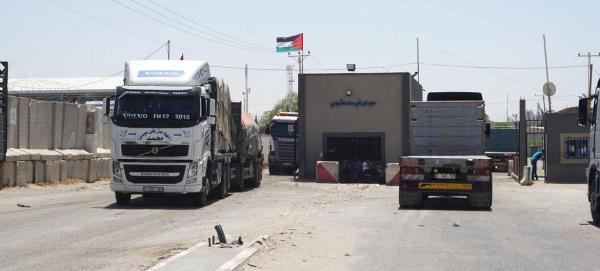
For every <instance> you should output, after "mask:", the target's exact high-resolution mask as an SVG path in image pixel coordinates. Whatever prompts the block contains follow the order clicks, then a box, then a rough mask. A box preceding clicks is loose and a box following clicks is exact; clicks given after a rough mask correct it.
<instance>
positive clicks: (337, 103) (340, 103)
mask: <svg viewBox="0 0 600 271" xmlns="http://www.w3.org/2000/svg"><path fill="white" fill-rule="evenodd" d="M375 105H377V102H375V101H369V100H363V99H358V100H354V101H352V100H344V99H342V98H340V99H337V100H334V101H333V102H331V104H330V105H329V106H330V107H331V108H339V107H347V106H353V107H373V106H375Z"/></svg>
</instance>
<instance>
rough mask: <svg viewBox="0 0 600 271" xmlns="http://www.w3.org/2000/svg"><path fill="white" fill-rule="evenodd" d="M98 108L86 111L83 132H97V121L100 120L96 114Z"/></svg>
mask: <svg viewBox="0 0 600 271" xmlns="http://www.w3.org/2000/svg"><path fill="white" fill-rule="evenodd" d="M98 112H99V110H96V109H90V110H88V112H87V117H86V120H85V133H86V134H95V133H97V132H98V125H97V123H98V121H100V118H99V115H98V114H97V113H98Z"/></svg>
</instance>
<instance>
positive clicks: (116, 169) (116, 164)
mask: <svg viewBox="0 0 600 271" xmlns="http://www.w3.org/2000/svg"><path fill="white" fill-rule="evenodd" d="M112 172H113V175H114V176H118V177H121V165H120V164H119V162H118V161H113V162H112Z"/></svg>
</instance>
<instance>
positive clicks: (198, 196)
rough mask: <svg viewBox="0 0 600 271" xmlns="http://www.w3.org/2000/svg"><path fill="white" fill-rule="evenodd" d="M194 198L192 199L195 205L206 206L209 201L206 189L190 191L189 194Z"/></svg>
mask: <svg viewBox="0 0 600 271" xmlns="http://www.w3.org/2000/svg"><path fill="white" fill-rule="evenodd" d="M189 195H190V196H191V198H192V201H193V203H194V206H198V207H204V206H206V203H207V202H208V199H207V198H208V196H207V194H206V191H204V190H203V191H200V192H198V193H190V194H189Z"/></svg>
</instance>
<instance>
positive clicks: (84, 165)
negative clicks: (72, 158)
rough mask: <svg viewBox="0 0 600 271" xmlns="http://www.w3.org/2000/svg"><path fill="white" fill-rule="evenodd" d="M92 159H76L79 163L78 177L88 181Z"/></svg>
mask: <svg viewBox="0 0 600 271" xmlns="http://www.w3.org/2000/svg"><path fill="white" fill-rule="evenodd" d="M90 161H91V160H87V159H85V160H76V163H77V164H78V165H77V169H76V173H75V174H76V176H77V178H76V179H79V180H82V181H86V182H87V178H88V172H89V171H90Z"/></svg>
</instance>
